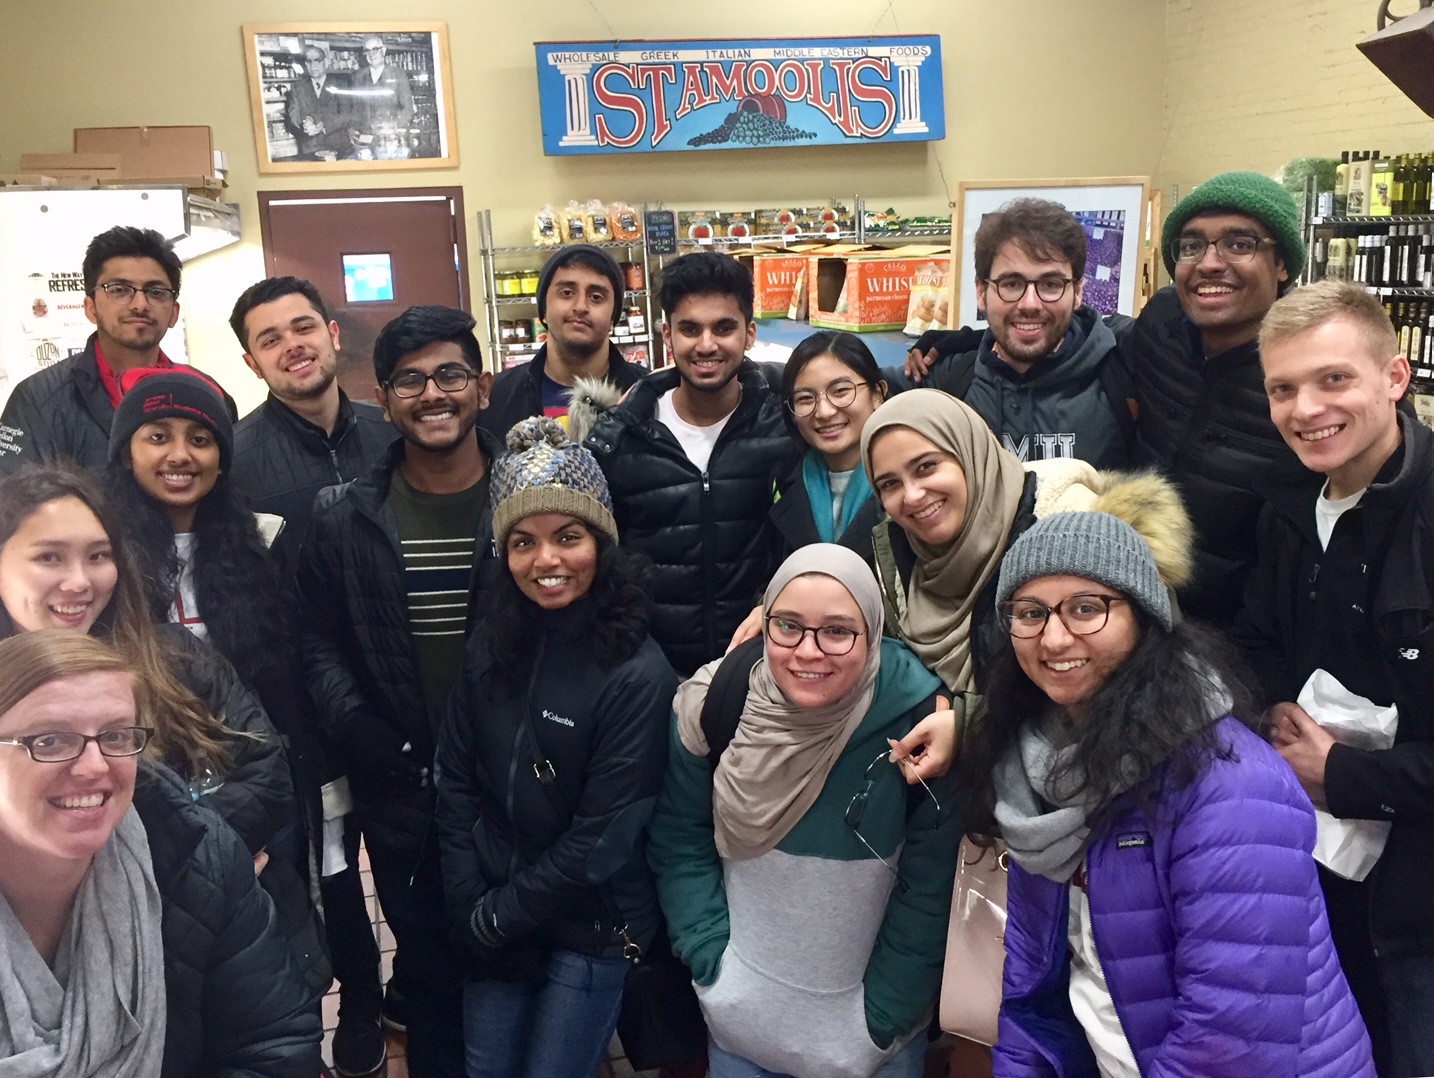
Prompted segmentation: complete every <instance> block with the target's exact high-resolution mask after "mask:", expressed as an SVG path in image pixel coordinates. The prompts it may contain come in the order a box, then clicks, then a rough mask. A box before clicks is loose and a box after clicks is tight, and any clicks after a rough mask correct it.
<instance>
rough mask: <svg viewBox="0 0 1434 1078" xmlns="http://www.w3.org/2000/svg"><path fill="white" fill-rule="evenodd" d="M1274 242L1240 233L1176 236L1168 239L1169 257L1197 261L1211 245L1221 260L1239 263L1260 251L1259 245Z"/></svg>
mask: <svg viewBox="0 0 1434 1078" xmlns="http://www.w3.org/2000/svg"><path fill="white" fill-rule="evenodd" d="M1274 242H1275V241H1274V240H1272V239H1266V238H1264V237H1262V236H1246V235H1241V234H1240V233H1236V234H1234V235H1232V236H1221V237H1220V238H1219V239H1218V240H1207V239H1205V237H1203V236H1176V237H1175V238H1174V239H1173V240H1171V241H1170V257H1171V258H1173V259H1175V261H1176V262H1199V261H1200V260H1201V259H1202V258H1204V257H1205V252H1206V251H1208V250H1209V249H1210V248H1211V247H1213V248H1215V253H1216V254H1217V255H1219V256H1220V261H1221V262H1228V263H1231V264H1233V265H1239V264H1240V263H1241V262H1249V261H1250V260H1252V259H1253V258H1254V257H1255V256H1256V255H1257V254H1259V253H1260V248H1261V247H1264V246H1265V245H1266V244H1270V243H1274Z"/></svg>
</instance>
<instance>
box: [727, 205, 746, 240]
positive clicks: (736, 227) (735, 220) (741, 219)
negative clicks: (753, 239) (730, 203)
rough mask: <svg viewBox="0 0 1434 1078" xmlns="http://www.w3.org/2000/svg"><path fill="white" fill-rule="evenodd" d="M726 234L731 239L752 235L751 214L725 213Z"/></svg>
mask: <svg viewBox="0 0 1434 1078" xmlns="http://www.w3.org/2000/svg"><path fill="white" fill-rule="evenodd" d="M726 226H727V235H728V236H731V237H732V238H733V239H743V240H744V239H746V238H747V237H748V236H750V235H752V215H751V214H749V213H743V212H740V211H739V212H735V213H729V214H727V215H726Z"/></svg>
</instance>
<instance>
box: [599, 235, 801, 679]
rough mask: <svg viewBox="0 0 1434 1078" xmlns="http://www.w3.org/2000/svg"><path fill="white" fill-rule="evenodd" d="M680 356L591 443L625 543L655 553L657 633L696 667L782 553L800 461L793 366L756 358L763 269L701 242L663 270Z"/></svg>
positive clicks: (711, 655) (718, 647) (726, 636)
mask: <svg viewBox="0 0 1434 1078" xmlns="http://www.w3.org/2000/svg"><path fill="white" fill-rule="evenodd" d="M660 287H661V298H662V309H663V311H664V312H665V314H666V321H665V322H664V323H663V327H662V339H663V343H664V344H665V345H666V348H667V351H668V354H669V355H670V356H671V357H672V366H671V367H668V368H665V369H663V370H660V371H657V372H655V373H653V374H651V375H649V376H648V377H646V378H644V379H643V380H642V381H641V382H639V383H638V384H637V386H636V387H634V388H633V390H632V392H631V394H629V396H628V398H627V400H626V401H625V402H624V403H623V404H622V405H620V406H619V407H617V408H614V409H612V410H610V411H607V412H604V413H603V414H602V415H601V416H599V417H598V420H597V422H596V424H595V425H594V426H593V428H592V432H591V434H589V435H588V437H587V440H586V442H585V443H584V444H586V445H587V447H588V449H590V450H591V451H592V452H593V455H594V456H596V457H597V460H598V463H599V464H600V465H601V466H602V469H603V472H604V473H605V474H606V475H607V481H608V486H609V488H610V489H611V491H612V499H613V511H614V515H615V516H616V517H617V524H618V530H619V531H620V533H621V534H622V541H623V543H624V544H627V545H630V546H634V547H636V548H637V549H639V550H641V551H642V552H643V553H645V554H646V555H647V556H648V557H649V558H651V559H652V561H653V565H654V571H653V574H652V586H651V594H652V599H653V616H652V625H651V633H652V637H653V639H654V640H656V641H657V643H658V644H659V645H660V646H661V647H662V650H663V651H664V652H665V653H666V655H667V659H668V661H669V662H671V663H672V666H673V668H674V669H676V670H677V671H678V673H680V674H683V675H690V674H691V673H692V672H693V671H694V670H696V669H697V668H698V667H699V666H701V665H702V664H703V663H706V662H709V661H711V660H712V659H715V658H717V657H718V656H719V655H721V654H722V653H723V651H724V650H725V648H726V646H727V643H728V641H730V640H731V638H732V632H733V630H734V629H736V627H737V626H738V624H739V623H740V622H741V621H742V619H743V618H745V617H746V616H747V614H748V612H749V611H750V610H751V609H752V603H753V602H754V600H755V599H756V597H757V596H758V595H759V593H760V592H761V590H762V588H764V587H765V586H766V583H767V580H768V578H769V577H770V576H771V573H772V571H773V569H774V568H775V566H774V565H772V564H771V562H772V560H773V553H774V547H775V544H774V542H773V540H772V533H771V527H772V525H771V522H770V520H769V518H768V510H769V509H770V508H771V505H772V488H773V483H774V482H775V481H776V479H777V478H778V477H779V476H785V475H786V474H787V472H788V471H789V470H790V468H791V466H792V464H793V462H794V461H795V458H796V454H797V449H796V439H795V438H793V437H792V435H791V434H790V433H789V432H788V430H787V426H786V421H785V420H784V418H783V416H782V401H781V396H780V377H781V372H780V370H779V369H778V368H776V367H770V366H768V365H766V364H758V363H755V362H753V361H752V360H749V359H747V358H746V351H747V349H748V348H750V347H751V346H752V345H753V343H755V341H756V339H757V323H756V322H755V321H753V319H752V275H751V273H750V272H749V271H748V270H747V268H746V267H745V266H743V265H742V264H741V263H739V262H738V261H737V260H736V259H733V258H729V257H728V256H726V255H723V254H717V253H716V252H712V251H699V252H696V253H694V254H689V255H683V256H682V257H680V258H676V259H673V260H672V261H671V262H669V263H668V264H667V266H666V267H664V269H663V271H662V278H661V286H660Z"/></svg>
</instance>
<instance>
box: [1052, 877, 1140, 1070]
mask: <svg viewBox="0 0 1434 1078" xmlns="http://www.w3.org/2000/svg"><path fill="white" fill-rule="evenodd" d="M1074 886H1075V884H1074V883H1068V884H1066V934H1067V936H1069V934H1070V901H1071V899H1070V889H1071V888H1072V887H1074ZM1085 886H1086V891H1085V912H1086V917H1087V918H1088V919H1089V920H1090V944H1091V946H1092V947H1094V948H1095V957H1096V961H1098V962H1099V963H1100V975H1101V977H1102V978H1103V979H1104V980H1105V992H1106V995H1108V996H1110V1006H1111V1009H1112V1010H1113V1011H1115V1020H1116V1022H1117V1023H1119V1025H1120V1035H1121V1036H1122V1037H1124V1038H1125V1043H1126V1046H1127V1047H1128V1048H1129V1049H1130V1055H1131V1058H1132V1059H1134V1058H1135V1045H1133V1044H1131V1043H1130V1034H1128V1033H1127V1032H1126V1028H1127V1027H1126V1023H1125V1018H1124V1017H1123V1016H1122V1015H1121V1013H1120V1001H1119V1000H1118V999H1116V998H1115V992H1114V991H1113V990H1112V989H1111V987H1110V977H1109V976H1107V974H1106V972H1105V970H1106V964H1105V959H1104V958H1102V957H1101V955H1100V940H1098V939H1096V933H1095V907H1093V906H1092V905H1091V902H1090V895H1091V879H1090V858H1089V856H1087V858H1086V865H1085ZM1066 995H1067V996H1069V995H1070V984H1069V978H1067V985H1066ZM1135 1070H1136V1073H1138V1074H1142V1075H1143V1074H1144V1073H1145V1072H1144V1071H1142V1070H1141V1069H1140V1060H1139V1059H1136V1060H1135Z"/></svg>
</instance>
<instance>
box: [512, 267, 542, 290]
mask: <svg viewBox="0 0 1434 1078" xmlns="http://www.w3.org/2000/svg"><path fill="white" fill-rule="evenodd" d="M542 279H543V271H542V270H540V269H525V270H520V271H519V273H518V295H520V296H536V295H537V294H538V282H539V281H541V280H542Z"/></svg>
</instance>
